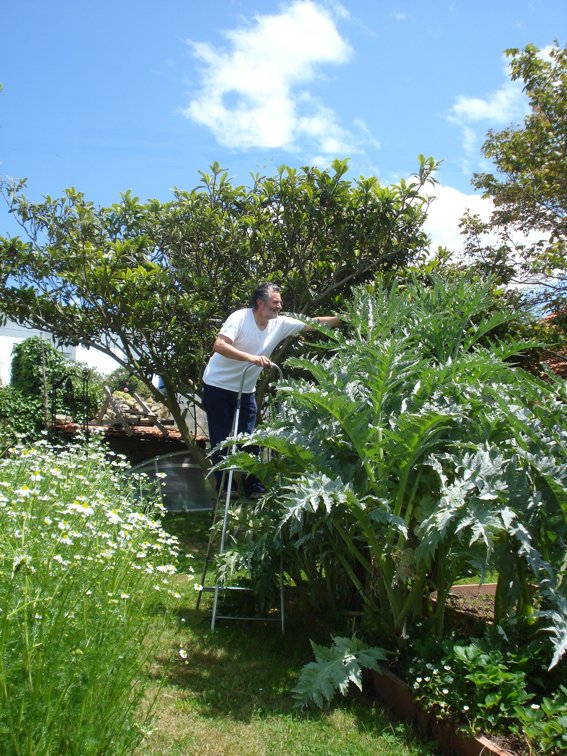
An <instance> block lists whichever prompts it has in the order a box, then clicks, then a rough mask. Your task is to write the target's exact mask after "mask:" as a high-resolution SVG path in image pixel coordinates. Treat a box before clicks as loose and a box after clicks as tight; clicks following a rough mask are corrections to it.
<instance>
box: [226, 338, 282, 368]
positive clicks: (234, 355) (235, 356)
mask: <svg viewBox="0 0 567 756" xmlns="http://www.w3.org/2000/svg"><path fill="white" fill-rule="evenodd" d="M213 352H218V354H221V355H222V356H223V357H228V359H229V360H240V362H251V363H252V364H253V365H257V366H258V367H263V368H264V367H271V365H272V361H271V360H270V359H269V358H268V357H264V356H263V355H262V354H248V352H243V351H241V350H240V349H237V348H236V347H235V346H233V342H232V339H229V338H228V336H223V335H222V333H221V334H219V335H218V336H217V337H216V339H215V343H214V344H213Z"/></svg>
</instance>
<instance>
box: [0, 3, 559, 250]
mask: <svg viewBox="0 0 567 756" xmlns="http://www.w3.org/2000/svg"><path fill="white" fill-rule="evenodd" d="M566 26H567V3H565V2H564V1H563V0H475V2H472V0H429V1H428V0H395V1H392V0H341V1H340V2H338V1H335V0H282V1H281V2H277V1H276V0H210V2H203V0H199V2H197V0H162V2H160V3H156V2H149V1H148V0H135V1H134V0H112V2H111V1H110V0H97V2H82V3H81V2H69V1H68V0H56V1H55V2H53V3H46V2H44V1H42V0H19V2H18V3H8V4H5V6H4V9H3V11H2V14H1V16H0V82H2V84H3V85H4V91H3V92H2V93H1V94H0V173H1V174H2V175H3V176H11V177H16V178H23V177H27V179H28V195H29V196H30V197H31V198H32V199H40V198H41V197H42V196H43V195H48V194H49V195H51V196H57V195H60V194H61V193H62V192H63V190H64V189H65V188H66V187H68V186H74V187H76V188H77V189H79V190H80V191H83V192H84V193H85V194H86V196H87V198H88V199H91V200H93V201H94V202H95V203H97V204H102V205H108V204H111V203H112V202H115V201H117V200H118V199H119V197H120V194H121V192H124V191H126V190H128V189H131V190H132V192H133V193H134V194H135V195H136V196H138V197H140V199H142V200H146V199H148V198H150V197H152V198H153V197H156V198H158V199H160V200H163V201H166V200H168V199H170V198H171V188H172V187H179V188H182V189H191V188H193V187H194V186H196V185H197V183H198V181H199V174H198V172H199V171H206V170H207V169H208V167H209V166H210V164H211V163H212V162H213V161H215V160H216V161H218V162H219V163H220V164H221V165H222V166H223V167H225V168H227V169H228V170H229V172H230V174H231V176H233V177H234V180H235V181H238V182H242V183H245V182H246V181H247V180H248V178H249V175H250V173H251V172H260V173H264V174H273V173H274V172H275V170H276V168H277V166H279V165H281V164H282V163H287V164H289V165H294V166H301V165H307V164H318V165H321V166H324V165H326V164H329V163H330V162H331V161H332V159H334V158H336V157H339V158H344V157H348V158H350V165H351V169H350V172H349V176H350V177H351V178H353V179H355V178H357V177H358V176H360V175H364V176H369V175H377V176H379V178H380V179H381V181H382V182H383V183H386V184H389V183H392V182H395V181H397V180H398V179H399V178H400V177H407V176H408V175H409V174H410V173H411V172H412V171H414V170H415V169H416V167H417V155H418V154H419V153H423V154H425V155H432V156H433V157H435V158H436V159H437V160H442V161H443V163H442V168H441V170H440V171H439V173H438V175H437V178H438V180H439V182H440V186H439V188H438V189H437V191H436V193H437V197H438V199H437V202H436V203H435V204H434V206H433V208H432V212H431V219H430V222H429V226H428V228H429V231H430V233H431V235H432V240H433V242H434V243H447V244H453V246H455V245H456V244H458V236H457V235H456V224H457V221H458V218H459V217H460V215H461V214H462V211H463V210H464V208H465V207H466V206H470V207H472V208H473V209H475V210H478V209H480V208H481V206H482V205H483V203H482V202H481V201H480V200H479V198H478V197H475V196H472V195H473V190H472V189H471V186H470V176H471V173H472V172H473V171H475V170H479V169H481V168H482V167H483V165H482V162H481V153H480V147H481V144H482V141H483V138H484V136H485V134H486V131H487V130H488V129H489V128H493V129H500V128H503V127H504V126H506V125H508V124H509V123H518V122H520V121H521V118H522V117H523V115H524V113H525V98H524V96H523V95H522V93H521V87H520V86H519V85H517V84H516V85H513V84H511V83H510V81H509V79H508V77H507V76H506V70H505V60H504V56H503V51H504V49H505V48H507V47H524V46H525V45H526V44H528V43H533V44H535V45H537V46H538V47H541V48H544V47H545V46H547V45H550V44H552V43H553V41H554V39H558V41H559V43H560V44H564V41H565V39H564V38H565V29H566ZM16 232H17V230H16V227H15V225H14V224H13V221H12V219H11V218H9V217H8V215H7V213H6V208H5V207H4V206H0V234H2V233H10V234H14V233H16Z"/></svg>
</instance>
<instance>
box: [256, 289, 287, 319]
mask: <svg viewBox="0 0 567 756" xmlns="http://www.w3.org/2000/svg"><path fill="white" fill-rule="evenodd" d="M258 304H259V307H260V312H261V313H262V314H263V315H264V316H265V317H266V318H268V320H273V319H274V318H277V317H278V315H279V314H280V310H281V309H282V307H283V305H282V297H281V294H280V293H279V292H276V291H273V292H272V293H271V294H270V295H269V296H268V299H267V300H265V301H264V300H262V299H261V300H260V302H259V303H258Z"/></svg>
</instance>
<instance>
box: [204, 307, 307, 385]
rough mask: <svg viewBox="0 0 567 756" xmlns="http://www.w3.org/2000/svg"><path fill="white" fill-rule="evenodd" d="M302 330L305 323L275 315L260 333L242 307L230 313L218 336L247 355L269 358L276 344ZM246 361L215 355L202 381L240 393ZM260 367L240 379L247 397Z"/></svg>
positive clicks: (247, 311)
mask: <svg viewBox="0 0 567 756" xmlns="http://www.w3.org/2000/svg"><path fill="white" fill-rule="evenodd" d="M304 328H305V323H302V322H301V321H300V320H296V319H295V318H290V317H289V316H287V315H279V316H278V317H277V318H273V319H272V320H268V322H267V324H266V327H265V328H264V330H261V329H260V328H258V325H257V323H256V319H255V318H254V313H253V311H252V309H251V308H249V307H248V308H245V309H242V310H237V311H236V312H233V313H232V315H229V317H228V318H227V319H226V321H225V322H224V323H223V325H222V327H221V329H220V331H219V334H220V335H222V336H226V337H227V338H229V339H230V340H231V341H232V345H233V346H235V347H236V348H237V349H240V350H241V351H242V352H248V354H256V355H260V354H261V355H263V356H264V357H269V356H270V355H271V354H272V352H273V351H274V349H275V348H276V347H277V345H278V344H279V343H280V341H283V340H284V339H285V338H287V337H288V336H293V335H294V334H296V333H299V332H300V331H302V330H303V329H304ZM250 364H251V363H249V362H244V361H241V360H232V359H230V358H229V357H223V355H222V354H219V353H218V352H215V353H214V354H213V356H212V357H211V359H210V360H209V362H208V364H207V367H206V368H205V372H204V374H203V380H204V382H205V383H206V384H208V385H209V386H216V387H217V388H223V389H228V390H229V391H236V392H238V391H240V382H241V380H242V374H243V372H244V370H245V368H246V367H247V366H248V365H250ZM261 372H262V368H260V367H258V366H257V365H254V366H253V367H251V368H250V369H249V370H248V371H247V372H246V376H245V378H244V385H243V387H242V391H243V392H244V393H245V394H251V393H252V392H253V391H254V387H255V386H256V381H257V380H258V376H259V375H260V373H261Z"/></svg>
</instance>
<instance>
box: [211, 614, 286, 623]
mask: <svg viewBox="0 0 567 756" xmlns="http://www.w3.org/2000/svg"><path fill="white" fill-rule="evenodd" d="M216 618H217V619H223V620H242V621H243V622H281V619H280V618H279V617H241V616H240V615H239V614H217V615H216Z"/></svg>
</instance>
